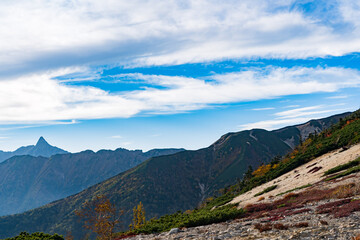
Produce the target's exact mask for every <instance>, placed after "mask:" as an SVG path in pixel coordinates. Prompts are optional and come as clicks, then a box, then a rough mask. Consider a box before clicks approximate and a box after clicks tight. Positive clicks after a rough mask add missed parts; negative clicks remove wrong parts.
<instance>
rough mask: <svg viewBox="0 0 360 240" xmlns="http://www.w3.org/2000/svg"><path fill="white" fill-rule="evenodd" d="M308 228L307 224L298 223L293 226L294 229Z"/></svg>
mask: <svg viewBox="0 0 360 240" xmlns="http://www.w3.org/2000/svg"><path fill="white" fill-rule="evenodd" d="M308 226H309V223H308V222H299V223H295V224H294V225H293V227H296V228H303V227H308Z"/></svg>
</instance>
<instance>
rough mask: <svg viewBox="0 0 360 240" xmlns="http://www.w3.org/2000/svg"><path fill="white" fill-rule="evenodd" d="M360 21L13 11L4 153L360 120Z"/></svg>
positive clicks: (3, 62)
mask: <svg viewBox="0 0 360 240" xmlns="http://www.w3.org/2000/svg"><path fill="white" fill-rule="evenodd" d="M358 19H360V3H359V2H358V1H305V0H304V1H287V0H278V1H262V0H259V1H250V0H249V1H247V0H245V1H235V0H234V1H233V0H229V1H214V0H198V1H186V0H182V1H155V0H149V1H140V0H134V1H131V2H129V1H115V0H104V1H94V0H81V1H75V0H57V1H46V0H38V1H16V2H15V1H2V2H1V3H0V22H1V23H2V24H1V31H0V46H1V47H0V110H1V113H2V114H1V115H0V149H2V150H14V149H16V148H17V147H19V146H23V145H30V144H34V143H35V142H36V140H37V139H38V138H39V136H44V137H45V138H46V139H47V140H48V141H49V142H50V143H51V144H53V145H56V146H59V147H61V148H64V149H66V150H68V151H72V152H77V151H81V150H85V149H92V150H99V149H103V148H105V149H115V148H118V147H123V148H128V149H144V150H148V149H151V148H163V147H184V148H187V149H198V148H201V147H206V146H208V145H210V144H211V143H213V142H214V141H216V140H217V139H218V138H219V137H220V136H221V135H223V134H225V133H227V132H234V131H240V130H243V129H251V128H265V129H269V130H271V129H276V128H280V127H283V126H288V125H293V124H298V123H302V122H305V121H307V120H310V119H313V118H320V117H326V116H329V115H332V114H336V113H342V112H345V111H354V110H356V109H358V108H359V107H360V106H359V105H360V104H359V100H358V99H359V95H360V88H359V86H360V23H359V21H358Z"/></svg>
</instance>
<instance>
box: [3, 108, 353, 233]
mask: <svg viewBox="0 0 360 240" xmlns="http://www.w3.org/2000/svg"><path fill="white" fill-rule="evenodd" d="M345 115H346V114H345ZM338 119H339V115H336V116H333V117H330V118H325V119H320V120H315V121H309V122H308V123H305V124H301V125H297V126H291V127H287V128H283V129H279V130H275V131H266V130H262V129H253V130H246V131H241V132H236V133H228V134H225V135H223V136H222V137H221V138H220V139H219V140H218V141H216V142H215V143H214V144H212V145H211V146H209V147H207V148H203V149H199V150H196V151H182V152H178V153H175V154H171V155H164V156H159V157H153V158H150V159H148V160H147V161H145V162H143V163H141V164H140V165H138V166H137V167H135V168H132V169H130V170H128V171H126V172H124V173H121V174H118V175H116V176H114V177H112V178H110V179H108V180H105V181H103V182H101V183H99V184H96V185H94V186H92V187H90V188H87V189H86V190H84V191H82V192H80V193H78V194H76V195H72V196H70V197H67V198H65V199H62V200H59V201H56V202H53V203H50V204H48V205H45V206H43V207H40V208H37V209H34V210H31V211H28V212H26V213H23V214H19V215H14V216H7V217H2V218H0V232H2V233H0V237H8V236H12V235H15V234H17V233H19V232H20V231H24V230H26V231H29V232H34V231H45V232H49V233H54V232H57V233H60V234H65V233H66V232H67V231H71V232H72V234H73V235H74V236H75V238H76V239H80V237H81V234H82V233H81V231H82V227H81V223H79V222H78V221H77V217H76V216H75V215H74V210H75V209H79V208H80V207H81V205H82V204H83V203H84V202H85V201H88V200H90V199H92V198H93V197H94V196H95V195H98V194H104V195H107V196H108V197H109V198H110V200H111V201H112V202H113V203H115V204H116V205H117V206H118V207H120V208H122V209H124V210H125V214H124V224H123V225H124V226H127V224H129V223H130V220H131V214H132V208H133V207H134V206H135V205H136V204H138V203H139V202H140V201H142V203H143V204H144V207H145V210H146V214H147V217H148V218H152V217H154V216H161V215H164V214H168V213H173V212H176V211H178V210H187V209H193V208H194V207H196V206H197V205H198V204H199V203H200V202H201V201H202V200H203V199H204V198H206V197H208V196H210V195H212V194H213V193H214V192H215V191H216V190H218V189H220V188H223V187H225V186H227V185H230V184H233V183H235V182H236V181H237V180H238V179H240V178H242V176H243V174H244V173H245V172H246V170H247V169H248V166H253V167H254V168H256V167H257V166H259V165H260V164H262V163H267V162H269V161H270V160H271V159H272V158H273V157H274V156H277V155H284V154H286V153H288V152H290V151H291V150H292V145H291V144H289V143H288V142H289V141H288V140H289V139H292V141H293V143H294V144H297V143H299V141H300V137H301V136H302V135H303V133H305V132H311V131H310V129H315V130H316V129H318V128H319V129H320V128H325V127H326V126H328V125H327V123H328V122H333V121H335V122H336V121H338ZM318 124H320V125H318ZM314 126H317V127H318V128H314Z"/></svg>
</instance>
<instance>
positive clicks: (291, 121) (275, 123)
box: [239, 104, 348, 130]
mask: <svg viewBox="0 0 360 240" xmlns="http://www.w3.org/2000/svg"><path fill="white" fill-rule="evenodd" d="M334 106H340V105H338V104H335V105H329V106H325V105H317V106H311V107H302V108H296V109H291V110H288V111H281V112H277V113H275V114H274V116H275V117H274V118H273V119H270V120H263V121H259V122H253V123H247V124H243V125H240V126H239V128H240V129H241V130H245V129H253V128H263V129H267V130H273V129H278V128H281V127H284V126H289V125H296V124H300V123H304V122H307V121H309V120H311V119H315V118H322V117H327V116H329V114H330V113H331V114H336V113H342V112H345V111H347V110H348V109H346V108H342V109H334V108H333V107H334Z"/></svg>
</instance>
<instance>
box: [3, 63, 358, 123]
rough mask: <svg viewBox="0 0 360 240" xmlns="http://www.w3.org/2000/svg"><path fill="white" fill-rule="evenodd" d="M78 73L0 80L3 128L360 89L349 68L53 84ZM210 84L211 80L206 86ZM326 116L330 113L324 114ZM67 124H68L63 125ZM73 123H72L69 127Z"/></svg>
mask: <svg viewBox="0 0 360 240" xmlns="http://www.w3.org/2000/svg"><path fill="white" fill-rule="evenodd" d="M72 71H74V70H73V69H63V70H61V71H56V72H48V73H46V74H39V75H29V76H27V77H19V78H16V79H13V80H11V81H10V80H9V81H0V111H1V115H0V123H2V124H6V123H23V124H27V123H30V124H31V123H32V124H33V123H44V122H48V123H51V122H54V121H55V122H54V123H61V124H64V123H76V121H75V120H78V119H97V118H115V117H116V118H127V117H132V116H134V115H136V114H141V113H148V114H169V113H177V112H183V111H191V110H197V109H203V108H206V107H209V106H214V105H217V104H224V103H234V102H244V101H255V100H260V99H271V98H277V97H281V96H286V95H295V94H309V93H315V92H334V91H337V90H339V89H341V88H346V87H358V86H360V73H359V72H358V71H356V70H351V69H344V68H327V69H324V68H291V69H287V68H267V69H265V70H263V69H253V70H249V71H243V72H235V73H229V74H224V75H214V76H212V77H211V78H209V79H206V80H204V79H196V78H188V77H179V76H158V75H142V74H128V75H122V76H123V77H126V78H134V79H139V80H140V81H141V82H145V83H151V84H155V85H159V86H162V87H163V88H161V89H156V88H148V87H147V88H143V89H141V90H137V91H129V92H119V93H109V92H107V91H104V90H101V89H98V88H94V87H87V86H71V85H66V84H64V83H62V82H61V81H57V80H54V79H53V78H54V77H56V76H59V75H61V74H63V75H64V74H70V73H71V72H72ZM207 80H210V81H207ZM319 111H320V110H319V109H317V107H316V106H315V107H312V108H306V109H304V108H303V109H301V108H300V109H291V110H288V111H283V112H280V113H277V117H279V118H289V117H292V118H297V117H301V116H304V115H309V113H311V114H314V113H319ZM321 111H322V113H324V111H326V110H321ZM64 121H66V122H64ZM69 121H71V122H69Z"/></svg>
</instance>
